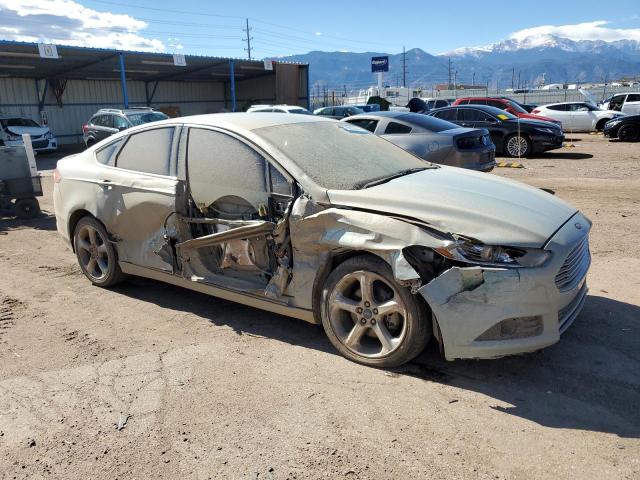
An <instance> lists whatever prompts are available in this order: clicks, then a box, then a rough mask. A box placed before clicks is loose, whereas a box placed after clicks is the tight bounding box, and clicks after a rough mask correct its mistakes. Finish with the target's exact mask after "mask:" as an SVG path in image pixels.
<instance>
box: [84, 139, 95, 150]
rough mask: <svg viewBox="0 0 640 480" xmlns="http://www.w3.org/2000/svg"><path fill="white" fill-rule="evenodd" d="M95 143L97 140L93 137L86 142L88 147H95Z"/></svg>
mask: <svg viewBox="0 0 640 480" xmlns="http://www.w3.org/2000/svg"><path fill="white" fill-rule="evenodd" d="M95 144H96V141H95V140H92V139H89V140H87V143H86V145H87V148H91V147H93V146H94V145H95Z"/></svg>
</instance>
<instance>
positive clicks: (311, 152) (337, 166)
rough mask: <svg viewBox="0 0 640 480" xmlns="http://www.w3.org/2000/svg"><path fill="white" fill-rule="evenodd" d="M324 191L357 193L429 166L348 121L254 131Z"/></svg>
mask: <svg viewBox="0 0 640 480" xmlns="http://www.w3.org/2000/svg"><path fill="white" fill-rule="evenodd" d="M253 133H255V134H256V135H258V136H260V137H262V138H264V139H265V140H267V141H268V142H269V143H271V144H272V145H273V146H274V147H276V148H278V149H279V150H280V151H281V152H283V153H284V154H285V155H287V156H288V157H289V158H290V159H291V160H292V161H293V162H295V163H296V164H297V165H298V167H300V169H302V170H303V171H304V172H305V173H306V174H307V175H308V176H309V177H310V178H311V179H312V180H313V181H314V182H315V183H317V184H318V185H320V186H321V187H323V188H327V189H338V190H354V189H357V188H359V187H361V186H362V185H363V184H364V183H367V182H368V181H370V180H372V179H377V178H381V177H385V176H388V175H392V174H395V173H399V172H402V171H405V170H409V169H413V168H425V167H427V168H428V167H429V166H430V164H429V163H427V162H425V161H424V160H421V159H419V158H418V157H415V156H413V155H411V154H410V153H408V152H406V151H404V150H403V149H401V148H400V147H397V146H395V145H394V144H392V143H391V142H388V141H387V140H384V139H382V138H380V137H377V136H376V135H373V134H371V133H369V132H367V131H366V130H363V129H361V128H358V127H356V126H354V125H350V124H349V123H346V122H311V123H306V122H305V123H297V124H288V125H276V126H272V127H263V128H257V129H255V130H253Z"/></svg>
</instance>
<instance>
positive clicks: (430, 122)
mask: <svg viewBox="0 0 640 480" xmlns="http://www.w3.org/2000/svg"><path fill="white" fill-rule="evenodd" d="M398 118H399V119H400V120H404V121H405V122H407V123H411V124H412V125H415V126H416V127H420V128H424V129H425V130H428V131H430V132H444V131H445V130H451V129H452V128H459V127H458V125H456V124H455V123H451V122H447V121H445V120H441V119H439V118H435V117H430V116H428V115H421V114H418V113H416V114H407V115H402V116H400V117H398Z"/></svg>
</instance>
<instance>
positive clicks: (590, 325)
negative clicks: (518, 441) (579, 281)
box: [400, 295, 640, 438]
mask: <svg viewBox="0 0 640 480" xmlns="http://www.w3.org/2000/svg"><path fill="white" fill-rule="evenodd" d="M403 368H404V369H405V370H406V373H407V374H409V375H412V376H415V377H419V378H424V379H425V380H429V381H438V382H442V383H447V384H448V385H452V386H455V387H458V388H463V389H465V390H471V391H474V392H478V393H482V394H483V395H487V396H489V397H491V398H492V399H495V400H496V402H495V405H491V406H490V408H493V409H495V410H496V411H499V412H502V413H505V414H508V415H515V416H517V417H520V418H523V419H526V420H529V421H533V422H536V423H537V424H539V425H543V426H546V427H552V428H565V429H566V428H570V429H577V430H590V431H600V432H605V433H613V434H616V435H618V436H620V437H630V438H638V437H640V409H639V408H638V402H639V401H640V307H639V306H637V305H632V304H629V303H624V302H619V301H616V300H612V299H610V298H605V297H601V296H597V295H589V296H588V297H587V301H586V303H585V307H584V309H583V311H582V312H581V314H580V315H579V317H578V318H577V319H576V321H575V323H574V324H573V325H572V326H571V328H569V329H568V330H567V331H566V332H565V333H564V334H563V336H562V338H561V340H560V342H558V343H557V344H555V345H553V346H551V347H548V348H546V349H544V350H541V351H539V352H535V353H531V354H527V355H520V356H511V357H505V358H502V359H497V360H482V361H478V360H457V361H454V362H447V361H445V360H444V359H442V357H441V356H440V355H439V353H438V351H437V349H436V348H434V346H433V344H432V345H431V348H427V350H426V351H425V352H424V353H423V354H422V355H420V356H419V357H418V358H417V359H416V360H415V361H414V362H412V363H411V364H409V365H407V366H406V367H403ZM400 371H402V368H401V369H400Z"/></svg>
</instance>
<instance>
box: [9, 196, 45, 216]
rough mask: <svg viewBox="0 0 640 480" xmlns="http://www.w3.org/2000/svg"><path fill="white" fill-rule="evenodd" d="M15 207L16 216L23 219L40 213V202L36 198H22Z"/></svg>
mask: <svg viewBox="0 0 640 480" xmlns="http://www.w3.org/2000/svg"><path fill="white" fill-rule="evenodd" d="M14 208H15V211H16V216H17V217H18V218H21V219H23V220H27V219H30V218H36V217H37V216H38V215H40V204H39V203H38V200H36V199H35V198H21V199H19V200H16V204H15V206H14Z"/></svg>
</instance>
